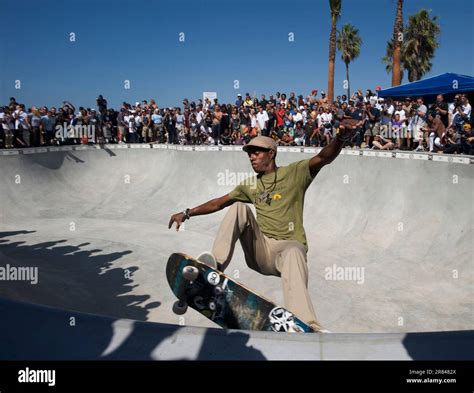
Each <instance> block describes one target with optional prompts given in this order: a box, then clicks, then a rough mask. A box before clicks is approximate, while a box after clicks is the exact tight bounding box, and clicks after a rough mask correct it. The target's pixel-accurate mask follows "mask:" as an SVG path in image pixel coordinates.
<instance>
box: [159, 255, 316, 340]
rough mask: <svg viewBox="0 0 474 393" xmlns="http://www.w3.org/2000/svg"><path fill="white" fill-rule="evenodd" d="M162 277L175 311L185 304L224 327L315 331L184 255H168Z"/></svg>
mask: <svg viewBox="0 0 474 393" xmlns="http://www.w3.org/2000/svg"><path fill="white" fill-rule="evenodd" d="M166 277H167V279H168V283H169V285H170V287H171V290H172V291H173V293H174V294H175V295H176V297H177V298H178V300H177V301H176V302H175V303H174V305H173V312H174V313H175V314H178V315H182V314H184V313H185V312H186V311H187V309H188V306H189V307H191V308H193V309H194V310H196V311H198V312H199V313H201V314H202V315H204V316H205V317H207V318H209V319H210V320H211V321H213V322H215V323H216V324H218V325H219V326H221V327H223V328H225V329H245V330H262V331H273V332H308V333H309V332H311V333H314V332H316V331H315V330H314V329H313V328H311V327H310V326H309V325H308V324H306V323H305V322H303V321H302V320H300V319H299V318H297V317H296V316H295V315H294V314H292V313H291V312H290V311H288V310H286V309H285V308H283V307H281V306H278V305H276V304H275V303H273V302H272V301H270V300H268V299H265V298H264V297H263V296H261V295H258V294H257V293H255V292H254V291H252V290H250V289H248V288H246V287H245V286H243V285H242V284H240V283H238V282H236V281H234V280H233V279H232V278H230V277H229V276H227V275H225V274H224V273H222V272H219V271H218V270H215V269H213V268H211V267H209V266H207V265H205V264H204V263H201V262H199V261H197V260H195V259H194V258H192V257H190V256H187V255H186V254H182V253H174V254H171V256H170V257H169V259H168V263H167V265H166Z"/></svg>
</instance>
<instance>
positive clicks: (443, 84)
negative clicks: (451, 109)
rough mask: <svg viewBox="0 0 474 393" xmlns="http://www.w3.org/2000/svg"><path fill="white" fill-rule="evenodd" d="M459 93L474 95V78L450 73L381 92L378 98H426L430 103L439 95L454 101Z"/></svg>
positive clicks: (446, 99)
mask: <svg viewBox="0 0 474 393" xmlns="http://www.w3.org/2000/svg"><path fill="white" fill-rule="evenodd" d="M459 93H465V94H469V95H471V94H472V93H474V78H473V77H472V76H467V75H460V74H454V73H451V72H448V73H446V74H441V75H437V76H433V77H432V78H427V79H422V80H419V81H416V82H412V83H406V84H404V85H400V86H395V87H391V88H389V89H385V90H380V91H379V93H378V96H379V97H383V98H385V97H391V98H401V97H424V98H425V100H426V101H428V102H430V101H434V100H435V99H436V95H438V94H443V95H444V96H445V101H452V99H453V97H454V96H455V95H456V94H459Z"/></svg>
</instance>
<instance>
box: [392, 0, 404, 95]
mask: <svg viewBox="0 0 474 393" xmlns="http://www.w3.org/2000/svg"><path fill="white" fill-rule="evenodd" d="M402 43H403V0H398V3H397V16H396V18H395V24H394V26H393V64H392V86H398V85H399V84H400V83H401V64H400V63H401V52H402Z"/></svg>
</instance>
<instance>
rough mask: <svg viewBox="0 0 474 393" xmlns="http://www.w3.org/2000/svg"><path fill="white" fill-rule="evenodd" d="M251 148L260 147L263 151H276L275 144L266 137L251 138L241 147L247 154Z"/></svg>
mask: <svg viewBox="0 0 474 393" xmlns="http://www.w3.org/2000/svg"><path fill="white" fill-rule="evenodd" d="M251 147H261V148H263V149H268V150H273V151H274V152H276V151H277V143H276V142H275V141H274V140H273V139H272V138H270V137H268V136H257V137H255V138H253V139H252V140H251V141H250V142H249V143H247V144H246V145H245V146H244V147H243V150H244V151H245V152H248V150H249V148H251Z"/></svg>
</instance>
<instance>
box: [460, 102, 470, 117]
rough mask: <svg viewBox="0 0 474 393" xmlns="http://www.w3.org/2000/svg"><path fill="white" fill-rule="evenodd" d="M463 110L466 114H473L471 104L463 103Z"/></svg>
mask: <svg viewBox="0 0 474 393" xmlns="http://www.w3.org/2000/svg"><path fill="white" fill-rule="evenodd" d="M462 111H463V113H464V114H465V115H467V116H470V115H471V105H469V104H467V105H463V106H462Z"/></svg>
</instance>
